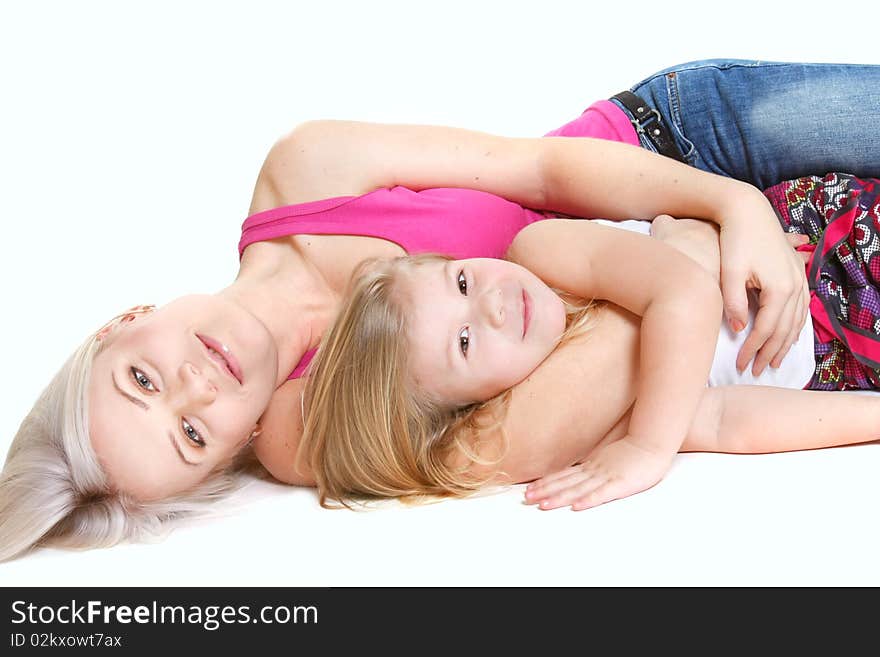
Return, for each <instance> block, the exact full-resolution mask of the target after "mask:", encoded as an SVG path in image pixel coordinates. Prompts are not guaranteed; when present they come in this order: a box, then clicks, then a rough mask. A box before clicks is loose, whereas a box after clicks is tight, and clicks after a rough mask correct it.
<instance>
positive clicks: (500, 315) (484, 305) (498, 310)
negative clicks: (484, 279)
mask: <svg viewBox="0 0 880 657" xmlns="http://www.w3.org/2000/svg"><path fill="white" fill-rule="evenodd" d="M480 306H481V311H482V313H483V316H484V317H485V318H486V322H487V323H488V324H489V326H492V327H493V328H501V327H502V326H504V295H503V293H502V292H501V288H495V289H492V290H487V291H486V292H485V293H484V294H483V295H482V297H481V298H480Z"/></svg>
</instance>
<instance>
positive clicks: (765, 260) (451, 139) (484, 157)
mask: <svg viewBox="0 0 880 657" xmlns="http://www.w3.org/2000/svg"><path fill="white" fill-rule="evenodd" d="M394 185H403V186H406V187H409V188H411V189H416V190H419V189H426V188H433V187H466V188H471V189H477V190H482V191H485V192H489V193H492V194H495V195H498V196H502V197H504V198H507V199H509V200H511V201H514V202H516V203H519V204H520V205H523V206H525V207H529V208H534V209H548V210H554V211H558V212H564V213H567V214H572V215H575V216H579V217H604V218H608V219H632V218H644V219H648V218H651V217H654V216H656V215H658V214H662V213H668V214H672V215H675V216H684V217H693V218H697V219H706V220H709V221H712V222H714V223H716V224H718V225H719V226H720V227H721V244H722V260H723V263H724V268H723V276H722V292H723V295H724V299H725V307H726V312H727V316H728V319H729V320H730V321H731V326H732V328H733V329H734V330H738V328H741V327H742V326H745V324H746V323H747V319H748V299H747V296H746V286H747V285H748V286H750V287H755V288H758V289H760V290H761V303H760V310H759V312H758V316H757V318H756V321H755V326H754V328H753V329H752V332H751V333H750V335H749V338H748V340H746V342H745V344H744V345H743V348H742V350H741V351H740V357H739V359H738V363H739V364H740V365H742V366H743V367H744V366H745V364H747V363H748V362H750V361H751V360H752V357H753V356H755V354H756V353H757V354H758V355H757V358H755V362H754V366H753V370H754V371H755V373H756V374H757V373H759V372H760V371H761V370H763V368H764V366H766V364H767V363H768V362H769V361H770V359H771V358H773V357H775V356H779V357H781V356H782V355H784V354H785V352H786V351H787V349H788V347H789V346H790V345H791V344H792V343H793V341H794V338H793V337H792V336H794V337H796V336H797V334H798V332H799V330H800V327H802V326H803V323H804V321H805V319H806V309H807V304H808V291H807V287H806V277H805V275H804V270H803V266H802V264H801V263H800V261H799V260H797V259H796V258H794V256H793V255H792V253H791V250H790V249H789V248H788V247H787V244H786V243H785V242H784V240H783V239H782V230H781V229H780V226H779V223H778V220H777V219H776V216H775V214H774V212H773V210H772V208H771V207H770V205H769V203H768V202H767V200H766V199H765V198H764V196H763V195H762V194H761V193H760V192H759V191H758V190H757V189H755V188H754V187H752V186H750V185H747V184H746V183H742V182H739V181H736V180H733V179H731V178H725V177H723V176H717V175H714V174H710V173H706V172H703V171H700V170H698V169H696V168H694V167H689V166H687V165H685V164H682V163H680V162H676V161H674V160H672V159H670V158H666V157H663V156H660V155H657V154H655V153H651V152H649V151H647V150H645V149H642V148H639V147H636V146H632V145H630V144H622V143H618V142H613V141H606V140H601V139H592V138H588V137H539V138H532V139H521V138H507V137H499V136H495V135H490V134H486V133H481V132H474V131H470V130H462V129H458V128H446V127H438V126H417V125H385V124H374V123H358V122H350V121H314V122H309V123H305V124H303V125H301V126H299V127H297V128H296V129H295V130H293V131H292V132H291V133H289V134H288V135H286V136H284V137H283V138H282V139H280V140H279V141H278V142H277V143H276V144H275V145H274V146H273V147H272V149H271V151H270V152H269V155H268V156H267V158H266V161H265V162H264V164H263V167H262V169H261V171H260V174H259V177H258V179H257V184H256V188H255V190H254V196H253V200H252V203H251V208H250V213H251V214H253V213H255V212H259V211H261V210H266V209H269V208H273V207H278V206H281V205H288V204H294V203H303V202H307V201H314V200H318V199H323V198H329V197H334V196H347V195H358V194H364V193H367V192H370V191H373V190H375V189H379V188H383V187H393V186H394ZM759 350H760V351H759Z"/></svg>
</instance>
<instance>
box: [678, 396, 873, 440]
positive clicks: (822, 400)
mask: <svg viewBox="0 0 880 657" xmlns="http://www.w3.org/2000/svg"><path fill="white" fill-rule="evenodd" d="M706 397H707V401H706V403H707V404H712V405H714V406H715V407H716V408H717V411H716V413H717V415H716V417H717V424H716V430H715V431H713V430H712V426H711V424H709V425H705V424H704V425H703V426H700V425H696V426H695V427H694V428H693V432H692V433H693V439H692V440H686V441H685V444H684V445H683V449H682V451H687V452H703V451H707V452H708V451H710V452H729V453H736V454H766V453H771V452H791V451H795V450H802V449H819V448H822V447H836V446H838V445H851V444H854V443H864V442H869V441H872V440H877V439H878V438H880V395H877V394H876V393H873V394H862V393H852V392H829V391H820V390H790V389H787V388H774V387H770V386H721V387H718V388H712V389H710V390H707V395H706Z"/></svg>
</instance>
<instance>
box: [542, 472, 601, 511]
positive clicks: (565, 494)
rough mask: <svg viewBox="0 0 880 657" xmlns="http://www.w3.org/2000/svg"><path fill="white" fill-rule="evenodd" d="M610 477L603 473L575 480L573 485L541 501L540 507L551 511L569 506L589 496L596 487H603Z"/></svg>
mask: <svg viewBox="0 0 880 657" xmlns="http://www.w3.org/2000/svg"><path fill="white" fill-rule="evenodd" d="M607 481H608V479H607V478H606V477H605V476H603V475H594V476H590V477H587V478H583V479H579V480H574V481H572V482H571V485H570V486H568V487H566V488H564V489H562V490H560V491H558V492H557V493H556V494H555V495H553V496H552V497H548V498H547V499H544V500H542V501H541V503H540V504H539V505H538V507H539V508H540V509H543V510H545V511H549V510H550V509H558V508H560V507H563V506H569V505H572V504H574V503H575V502H577V501H578V500H581V499H585V498H589V497H590V495H591V494H592V493H593V491H595V490H596V489H599V488H602V487H603V486H604V485H605V484H606V483H607Z"/></svg>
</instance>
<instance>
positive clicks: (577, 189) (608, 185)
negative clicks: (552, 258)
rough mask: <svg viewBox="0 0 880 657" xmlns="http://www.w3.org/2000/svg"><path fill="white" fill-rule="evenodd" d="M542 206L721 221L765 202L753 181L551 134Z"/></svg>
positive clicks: (610, 215)
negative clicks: (735, 178)
mask: <svg viewBox="0 0 880 657" xmlns="http://www.w3.org/2000/svg"><path fill="white" fill-rule="evenodd" d="M543 141H545V142H547V147H546V148H545V149H544V152H543V154H542V165H541V170H542V172H543V180H544V184H543V189H544V206H545V208H546V209H550V210H556V211H559V212H566V213H568V214H572V215H575V216H580V217H603V218H607V219H632V218H643V219H651V218H653V217H655V216H656V215H658V214H662V213H666V214H671V215H674V216H679V217H692V218H695V219H707V220H710V221H712V222H714V223H716V224H718V225H719V226H720V225H723V223H724V220H725V218H726V217H727V216H729V215H730V214H731V213H732V212H734V211H739V212H742V209H743V207H744V206H747V205H754V206H756V207H761V208H764V207H765V206H766V205H767V200H766V199H765V198H764V196H763V195H762V194H761V193H760V191H759V190H757V189H756V188H755V187H753V186H751V185H749V184H747V183H743V182H740V181H738V180H734V179H732V178H726V177H724V176H719V175H715V174H711V173H707V172H705V171H701V170H699V169H696V168H695V167H691V166H688V165H686V164H682V163H680V162H676V161H675V160H672V159H670V158H667V157H663V156H661V155H657V154H656V153H651V152H650V151H647V150H645V149H643V148H639V147H636V146H632V145H630V144H622V143H618V142H612V141H606V140H600V139H589V138H571V137H548V138H544V139H543Z"/></svg>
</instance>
